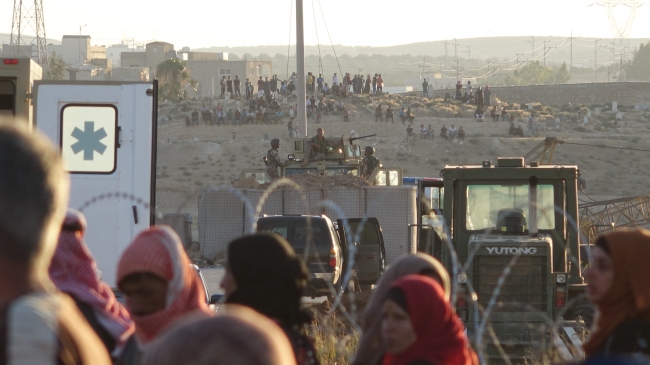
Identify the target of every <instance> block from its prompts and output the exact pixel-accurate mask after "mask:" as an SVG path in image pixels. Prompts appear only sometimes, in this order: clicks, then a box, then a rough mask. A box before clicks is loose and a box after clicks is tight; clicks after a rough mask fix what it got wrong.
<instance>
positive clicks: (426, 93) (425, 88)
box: [422, 79, 429, 99]
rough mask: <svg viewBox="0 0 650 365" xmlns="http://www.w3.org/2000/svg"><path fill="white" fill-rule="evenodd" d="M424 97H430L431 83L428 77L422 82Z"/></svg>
mask: <svg viewBox="0 0 650 365" xmlns="http://www.w3.org/2000/svg"><path fill="white" fill-rule="evenodd" d="M422 97H425V98H427V99H429V83H428V82H427V79H424V82H422Z"/></svg>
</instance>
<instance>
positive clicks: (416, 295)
mask: <svg viewBox="0 0 650 365" xmlns="http://www.w3.org/2000/svg"><path fill="white" fill-rule="evenodd" d="M382 315H383V321H382V336H383V338H384V343H385V345H386V350H387V354H386V355H385V356H384V359H383V361H382V364H383V365H474V364H478V360H477V358H476V354H475V353H474V351H472V349H471V348H470V347H469V343H468V341H467V338H466V337H465V334H464V333H463V325H462V323H461V321H460V319H459V318H458V316H457V315H456V314H455V313H454V311H453V310H452V308H451V305H450V303H449V301H448V300H447V299H446V297H445V292H444V290H443V289H442V287H441V286H440V284H438V283H437V282H436V281H434V280H433V279H431V278H429V277H425V276H422V275H409V276H405V277H403V278H401V279H399V280H397V281H395V283H394V284H393V286H392V287H391V289H390V290H389V291H388V294H387V295H386V299H385V300H384V304H383V307H382Z"/></svg>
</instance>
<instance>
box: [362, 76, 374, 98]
mask: <svg viewBox="0 0 650 365" xmlns="http://www.w3.org/2000/svg"><path fill="white" fill-rule="evenodd" d="M371 84H372V80H370V75H368V77H367V78H366V85H365V87H364V89H363V93H364V94H370V85H371Z"/></svg>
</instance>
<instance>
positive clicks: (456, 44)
mask: <svg viewBox="0 0 650 365" xmlns="http://www.w3.org/2000/svg"><path fill="white" fill-rule="evenodd" d="M451 45H452V46H454V56H455V57H456V81H458V71H459V69H458V46H459V44H458V43H456V38H454V43H452V44H451Z"/></svg>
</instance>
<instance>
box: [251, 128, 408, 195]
mask: <svg viewBox="0 0 650 365" xmlns="http://www.w3.org/2000/svg"><path fill="white" fill-rule="evenodd" d="M326 138H327V137H326ZM361 138H364V137H357V138H348V139H346V138H345V137H344V136H341V137H330V138H327V140H328V142H329V144H330V146H331V147H330V148H328V151H326V153H324V155H325V158H324V159H323V160H321V161H310V162H308V163H306V164H305V163H304V160H305V158H306V156H307V154H308V151H309V149H310V148H311V137H307V138H292V139H291V140H290V141H289V148H290V150H291V152H290V153H289V154H288V155H287V156H286V161H287V164H286V166H285V167H280V168H279V171H278V173H279V175H280V177H291V176H295V175H301V174H305V173H314V174H319V175H326V176H336V175H352V176H361V161H362V160H363V157H364V155H363V152H362V151H363V147H362V146H359V145H357V144H355V141H356V140H357V139H361ZM280 146H281V148H282V144H281V145H280ZM269 147H270V146H269ZM283 160H284V158H283ZM241 177H242V178H249V177H254V178H255V179H256V180H257V182H258V183H260V184H268V183H270V182H271V177H270V176H269V174H268V173H267V172H266V169H246V170H243V171H242V172H241ZM368 181H369V182H370V184H371V185H375V186H397V185H402V169H399V168H387V167H384V166H382V165H380V166H378V167H377V168H375V170H374V171H373V173H372V175H371V176H370V177H369V178H368Z"/></svg>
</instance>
